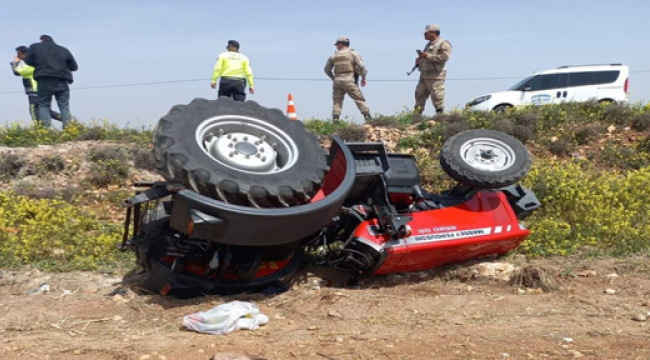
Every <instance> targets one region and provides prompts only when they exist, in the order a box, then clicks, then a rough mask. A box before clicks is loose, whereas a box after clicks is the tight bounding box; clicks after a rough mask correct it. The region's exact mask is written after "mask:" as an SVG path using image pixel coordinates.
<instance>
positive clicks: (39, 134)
mask: <svg viewBox="0 0 650 360" xmlns="http://www.w3.org/2000/svg"><path fill="white" fill-rule="evenodd" d="M152 137H153V131H152V130H151V129H150V128H145V127H143V128H130V127H124V128H121V127H119V126H117V125H115V124H111V123H108V122H93V123H90V124H86V123H83V124H82V123H78V122H73V123H72V124H70V125H69V126H68V127H66V129H65V130H63V131H58V130H54V129H49V128H46V127H43V126H40V125H37V124H29V125H23V124H19V123H14V124H11V125H9V126H0V146H10V147H23V146H24V147H31V146H38V145H52V144H60V143H63V142H67V141H84V140H115V141H120V142H126V143H135V144H139V145H141V146H149V145H150V144H151V141H152V140H151V139H152Z"/></svg>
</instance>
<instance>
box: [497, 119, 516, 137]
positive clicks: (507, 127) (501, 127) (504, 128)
mask: <svg viewBox="0 0 650 360" xmlns="http://www.w3.org/2000/svg"><path fill="white" fill-rule="evenodd" d="M492 129H494V130H496V131H501V132H504V133H506V134H508V135H513V134H514V133H515V124H514V123H513V122H512V121H510V120H508V119H501V120H497V121H496V122H495V123H494V126H493V127H492Z"/></svg>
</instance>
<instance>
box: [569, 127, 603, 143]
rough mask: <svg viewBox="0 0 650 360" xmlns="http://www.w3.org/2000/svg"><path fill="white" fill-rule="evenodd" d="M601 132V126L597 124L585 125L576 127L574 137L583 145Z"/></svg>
mask: <svg viewBox="0 0 650 360" xmlns="http://www.w3.org/2000/svg"><path fill="white" fill-rule="evenodd" d="M602 133H603V127H602V126H599V125H586V126H582V127H580V128H578V130H576V132H575V139H576V142H577V143H578V145H585V144H588V143H590V142H591V141H592V140H594V139H596V138H598V136H599V135H600V134H602Z"/></svg>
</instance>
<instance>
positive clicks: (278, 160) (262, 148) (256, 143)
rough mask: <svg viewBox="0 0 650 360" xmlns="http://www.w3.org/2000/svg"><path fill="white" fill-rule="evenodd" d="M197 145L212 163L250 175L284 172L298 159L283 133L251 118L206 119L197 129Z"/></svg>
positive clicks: (297, 152) (295, 150)
mask: <svg viewBox="0 0 650 360" xmlns="http://www.w3.org/2000/svg"><path fill="white" fill-rule="evenodd" d="M196 142H197V144H198V145H199V147H201V149H202V150H203V151H204V152H205V153H206V154H207V155H208V156H210V157H211V158H212V159H213V160H214V161H216V162H218V163H220V164H221V165H224V166H226V167H229V168H231V169H235V170H238V171H241V172H246V173H251V174H271V173H279V172H283V171H285V170H288V169H290V168H291V167H293V166H294V165H295V164H296V162H297V161H298V156H299V151H298V147H297V146H296V143H295V142H294V141H293V139H291V137H290V136H289V135H288V134H287V133H286V132H285V131H283V130H281V129H279V128H278V127H276V126H274V125H271V124H269V123H267V122H265V121H262V120H260V119H256V118H254V117H250V116H239V115H223V116H215V117H212V118H209V119H207V120H205V121H203V122H202V123H201V124H200V125H199V126H198V127H197V129H196Z"/></svg>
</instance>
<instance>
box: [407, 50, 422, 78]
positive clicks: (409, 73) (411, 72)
mask: <svg viewBox="0 0 650 360" xmlns="http://www.w3.org/2000/svg"><path fill="white" fill-rule="evenodd" d="M415 51H416V52H417V53H418V59H419V58H420V57H419V56H420V54H421V53H422V51H421V50H415ZM419 67H420V63H419V62H416V63H415V66H413V69H411V71H407V72H406V75H407V76H411V74H413V73H414V72H415V70H416V69H417V68H419Z"/></svg>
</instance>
